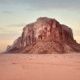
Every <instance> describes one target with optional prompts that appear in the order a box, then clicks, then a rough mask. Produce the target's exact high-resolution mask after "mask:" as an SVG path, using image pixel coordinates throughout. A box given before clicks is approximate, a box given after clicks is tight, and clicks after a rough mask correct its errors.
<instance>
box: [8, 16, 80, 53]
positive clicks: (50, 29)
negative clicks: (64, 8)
mask: <svg viewBox="0 0 80 80" xmlns="http://www.w3.org/2000/svg"><path fill="white" fill-rule="evenodd" d="M7 52H8V53H28V54H31V53H38V54H41V53H42V54H43V53H50V54H51V53H68V52H80V44H78V43H77V42H76V41H75V40H74V38H73V33H72V30H71V28H69V27H68V26H66V25H62V24H60V23H59V22H58V21H57V20H55V19H52V18H47V17H40V18H38V19H37V21H36V22H34V23H31V24H28V25H26V26H25V27H24V29H23V32H22V35H21V37H19V38H18V39H17V40H15V41H14V43H13V45H12V46H8V48H7Z"/></svg>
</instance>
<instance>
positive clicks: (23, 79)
mask: <svg viewBox="0 0 80 80" xmlns="http://www.w3.org/2000/svg"><path fill="white" fill-rule="evenodd" d="M0 80H80V54H1V55H0Z"/></svg>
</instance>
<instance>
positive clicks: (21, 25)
mask: <svg viewBox="0 0 80 80" xmlns="http://www.w3.org/2000/svg"><path fill="white" fill-rule="evenodd" d="M25 25H26V23H22V24H12V25H7V27H24V26H25Z"/></svg>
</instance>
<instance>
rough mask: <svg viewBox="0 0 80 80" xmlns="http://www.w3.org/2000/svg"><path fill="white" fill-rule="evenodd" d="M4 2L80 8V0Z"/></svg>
mask: <svg viewBox="0 0 80 80" xmlns="http://www.w3.org/2000/svg"><path fill="white" fill-rule="evenodd" d="M0 2H1V3H2V4H14V5H18V4H21V5H24V4H25V5H26V7H31V8H32V9H33V8H36V7H37V9H52V8H53V9H54V8H55V9H79V7H80V0H1V1H0ZM79 10H80V9H79Z"/></svg>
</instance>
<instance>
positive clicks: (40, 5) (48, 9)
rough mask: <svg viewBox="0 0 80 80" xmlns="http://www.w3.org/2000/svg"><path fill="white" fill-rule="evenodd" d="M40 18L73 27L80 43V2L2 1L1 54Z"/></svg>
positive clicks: (0, 18) (71, 0) (42, 0)
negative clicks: (54, 20)
mask: <svg viewBox="0 0 80 80" xmlns="http://www.w3.org/2000/svg"><path fill="white" fill-rule="evenodd" d="M38 17H50V18H55V19H56V20H58V21H59V22H60V23H61V24H65V25H67V26H69V27H71V28H72V29H73V32H74V37H75V39H76V40H77V42H79V43H80V0H0V21H1V23H0V52H1V51H3V50H5V49H6V46H7V45H8V44H9V45H10V44H12V42H13V41H14V40H15V39H16V38H17V37H19V36H20V35H21V33H22V29H23V27H24V26H25V25H26V24H28V23H31V22H34V21H36V19H37V18H38Z"/></svg>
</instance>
